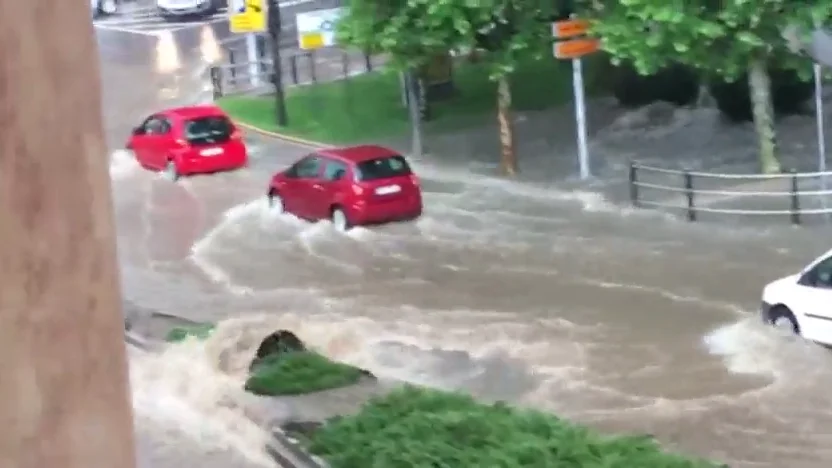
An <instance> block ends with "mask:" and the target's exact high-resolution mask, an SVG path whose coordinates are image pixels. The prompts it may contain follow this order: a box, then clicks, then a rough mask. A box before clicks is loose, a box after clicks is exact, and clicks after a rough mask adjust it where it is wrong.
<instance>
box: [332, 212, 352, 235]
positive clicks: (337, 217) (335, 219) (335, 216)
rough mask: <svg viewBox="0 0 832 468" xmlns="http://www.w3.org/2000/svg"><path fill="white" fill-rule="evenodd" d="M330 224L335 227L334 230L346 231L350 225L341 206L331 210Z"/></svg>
mask: <svg viewBox="0 0 832 468" xmlns="http://www.w3.org/2000/svg"><path fill="white" fill-rule="evenodd" d="M331 219H332V225H333V226H334V227H335V230H336V231H338V232H347V231H349V230H350V228H351V227H352V226H351V225H350V221H349V219H348V218H347V214H346V213H344V210H342V209H341V208H335V209H333V210H332V218H331Z"/></svg>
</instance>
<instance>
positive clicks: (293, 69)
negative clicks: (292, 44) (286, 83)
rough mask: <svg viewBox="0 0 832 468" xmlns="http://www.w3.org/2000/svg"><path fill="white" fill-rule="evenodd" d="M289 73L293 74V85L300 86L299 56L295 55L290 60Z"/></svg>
mask: <svg viewBox="0 0 832 468" xmlns="http://www.w3.org/2000/svg"><path fill="white" fill-rule="evenodd" d="M289 72H290V73H291V74H292V84H295V85H296V84H298V56H297V55H293V56H292V57H291V58H290V59H289Z"/></svg>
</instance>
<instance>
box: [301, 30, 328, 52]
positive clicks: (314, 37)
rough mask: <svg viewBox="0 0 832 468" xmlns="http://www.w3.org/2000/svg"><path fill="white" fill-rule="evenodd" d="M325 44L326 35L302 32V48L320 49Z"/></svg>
mask: <svg viewBox="0 0 832 468" xmlns="http://www.w3.org/2000/svg"><path fill="white" fill-rule="evenodd" d="M323 46H324V35H323V34H321V33H301V35H300V48H301V49H304V50H310V49H320V48H321V47H323Z"/></svg>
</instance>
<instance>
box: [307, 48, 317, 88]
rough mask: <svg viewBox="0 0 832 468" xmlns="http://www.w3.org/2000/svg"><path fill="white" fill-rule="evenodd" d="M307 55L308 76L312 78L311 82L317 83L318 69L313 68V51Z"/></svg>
mask: <svg viewBox="0 0 832 468" xmlns="http://www.w3.org/2000/svg"><path fill="white" fill-rule="evenodd" d="M307 57H309V77H310V78H311V79H312V83H317V82H318V71H317V70H316V69H315V52H314V51H310V52H309V54H307Z"/></svg>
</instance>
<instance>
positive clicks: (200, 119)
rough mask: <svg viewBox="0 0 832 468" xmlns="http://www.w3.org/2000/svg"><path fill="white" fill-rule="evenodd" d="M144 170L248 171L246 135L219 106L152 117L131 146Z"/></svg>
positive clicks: (136, 133) (180, 172)
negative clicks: (242, 169) (244, 136)
mask: <svg viewBox="0 0 832 468" xmlns="http://www.w3.org/2000/svg"><path fill="white" fill-rule="evenodd" d="M127 149H130V150H132V151H133V153H135V155H136V160H137V161H138V162H139V164H141V165H142V167H144V168H146V169H151V170H155V171H165V173H166V174H167V175H168V177H170V178H171V179H173V180H176V179H177V178H179V176H181V175H190V174H199V173H210V172H219V171H229V170H233V169H238V168H241V167H244V166H245V165H246V164H247V162H248V151H247V150H246V144H245V142H243V134H242V132H241V131H240V130H239V129H238V128H237V127H236V126H235V125H234V123H232V122H231V119H229V118H228V116H227V115H226V114H225V112H223V111H222V109H220V108H219V107H216V106H190V107H177V108H174V109H168V110H166V111H162V112H159V113H156V114H153V115H151V116H150V117H148V118H147V119H145V121H144V122H143V123H142V124H141V125H139V126H138V127H136V128H134V129H133V135H132V136H131V137H130V140H129V141H128V142H127Z"/></svg>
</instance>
